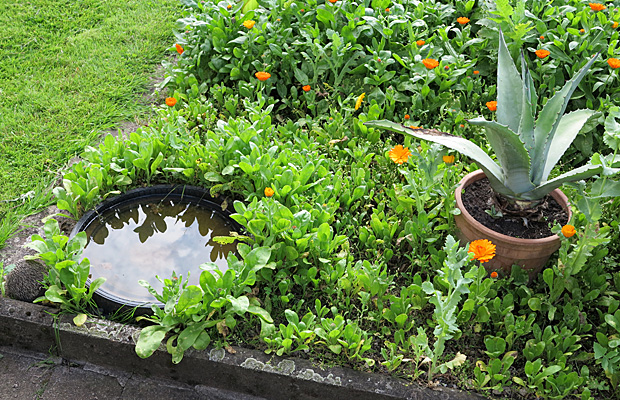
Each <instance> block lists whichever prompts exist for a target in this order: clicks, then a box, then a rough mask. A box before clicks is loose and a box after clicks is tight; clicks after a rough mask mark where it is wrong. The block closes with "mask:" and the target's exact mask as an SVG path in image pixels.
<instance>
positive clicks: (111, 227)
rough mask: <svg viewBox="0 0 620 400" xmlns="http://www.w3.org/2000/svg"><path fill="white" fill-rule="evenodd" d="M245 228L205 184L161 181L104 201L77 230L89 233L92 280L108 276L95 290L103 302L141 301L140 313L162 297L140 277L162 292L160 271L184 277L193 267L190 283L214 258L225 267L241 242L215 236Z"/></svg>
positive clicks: (108, 305)
mask: <svg viewBox="0 0 620 400" xmlns="http://www.w3.org/2000/svg"><path fill="white" fill-rule="evenodd" d="M240 230H241V226H240V225H239V224H237V222H235V221H234V220H233V219H231V218H230V217H229V213H227V212H224V211H222V208H221V206H220V205H218V204H216V203H214V202H213V199H211V198H210V197H209V196H208V194H207V192H206V191H205V190H204V189H202V188H199V187H193V186H182V185H180V186H170V185H161V186H153V187H149V188H141V189H135V190H132V191H129V192H127V193H125V194H123V195H121V196H118V197H115V198H114V199H112V200H109V201H106V202H104V203H102V204H100V205H99V206H98V207H97V208H96V209H95V210H93V211H91V212H89V213H87V214H86V215H84V217H82V218H81V219H80V220H79V221H78V223H77V225H76V226H75V228H74V229H73V232H72V235H75V234H77V233H78V232H80V231H85V232H86V233H87V236H88V243H87V245H86V248H85V249H84V252H83V255H82V256H83V257H85V258H88V259H89V261H90V263H91V276H90V278H89V281H90V280H94V279H97V278H98V277H104V278H106V282H105V283H104V285H103V286H102V287H101V288H99V289H98V290H97V291H96V292H95V300H96V302H97V305H98V306H99V307H101V308H102V309H103V310H104V311H106V312H114V311H116V310H118V309H119V308H121V307H122V306H124V307H128V308H133V307H138V309H137V310H136V313H137V314H142V313H145V312H148V310H150V307H151V305H152V304H158V302H157V301H156V300H155V299H154V298H153V297H152V295H151V294H149V292H148V291H147V290H146V289H145V288H144V287H142V286H141V285H140V284H139V283H138V281H139V280H145V281H147V282H149V284H150V285H151V286H152V287H153V288H154V289H155V290H157V291H158V292H160V293H161V289H162V284H161V282H159V281H158V280H157V279H156V278H155V276H159V277H161V278H162V279H163V278H170V277H171V276H172V272H173V271H174V272H176V273H177V275H183V277H184V278H186V277H187V275H188V273H189V274H190V279H189V284H192V285H197V284H198V279H199V276H200V273H201V272H202V269H201V268H200V265H201V264H203V263H205V262H211V263H213V264H214V265H215V266H216V267H217V268H218V269H220V270H221V271H225V270H226V269H228V264H227V262H226V256H227V255H228V253H229V252H230V251H235V247H236V244H234V243H233V244H219V243H216V242H215V241H214V240H213V238H214V237H215V236H229V235H230V232H231V231H235V232H240ZM213 264H212V265H213ZM159 305H161V304H159Z"/></svg>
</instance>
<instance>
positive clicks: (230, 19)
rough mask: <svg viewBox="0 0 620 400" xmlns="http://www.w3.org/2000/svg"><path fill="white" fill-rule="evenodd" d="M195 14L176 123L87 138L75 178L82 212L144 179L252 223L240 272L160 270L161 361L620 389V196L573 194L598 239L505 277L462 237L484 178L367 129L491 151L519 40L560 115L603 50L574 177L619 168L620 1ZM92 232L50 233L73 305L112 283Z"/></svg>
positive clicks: (604, 181)
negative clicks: (211, 353)
mask: <svg viewBox="0 0 620 400" xmlns="http://www.w3.org/2000/svg"><path fill="white" fill-rule="evenodd" d="M184 6H185V8H184V10H183V13H182V16H181V18H180V19H179V21H178V25H177V29H178V30H177V33H176V45H177V46H175V51H176V52H177V53H178V54H179V58H178V60H177V61H176V62H174V63H168V64H167V71H168V72H167V78H166V80H165V81H164V84H165V85H166V86H167V87H168V88H169V90H170V97H169V98H168V99H167V100H166V103H165V104H162V105H160V106H158V107H157V116H156V117H154V118H153V119H152V121H151V122H150V123H149V126H145V127H142V128H141V129H139V130H138V131H137V132H135V133H132V134H131V135H130V137H129V138H127V139H123V138H118V139H115V138H113V137H110V136H108V137H107V138H106V139H105V141H104V142H103V143H101V144H100V145H97V146H89V147H86V149H85V151H84V153H83V154H82V158H83V160H82V161H81V162H80V163H78V164H75V165H74V166H72V167H71V170H69V171H67V172H66V173H65V174H64V181H63V186H62V187H58V188H56V189H54V195H55V197H56V201H57V205H58V207H59V208H61V209H63V210H65V211H66V212H67V213H70V214H71V215H73V216H74V217H76V218H77V217H79V216H80V215H81V214H82V213H83V212H84V211H85V210H87V209H90V208H92V207H93V206H94V205H96V204H97V203H98V202H99V201H100V200H101V199H102V198H104V197H106V196H108V195H110V194H112V193H113V192H116V191H123V190H126V189H127V188H130V187H134V186H141V185H147V184H152V183H158V182H178V183H188V184H192V185H201V186H205V187H207V188H209V189H210V191H211V194H212V195H214V196H222V197H224V199H225V201H224V203H225V204H227V207H229V208H230V209H234V211H235V214H234V216H233V218H234V219H235V220H237V222H239V223H240V224H241V225H242V226H244V227H245V232H244V233H245V235H244V236H241V237H239V236H236V237H233V238H220V240H223V241H226V240H233V239H236V240H237V241H239V242H240V243H239V244H238V249H239V251H238V253H239V254H238V255H232V254H231V255H229V258H228V263H229V270H228V271H227V272H226V273H222V272H220V271H211V270H210V269H211V266H210V265H209V263H205V264H204V268H205V271H204V272H202V274H201V276H200V284H199V285H188V284H187V281H186V277H182V276H178V275H176V274H175V275H173V276H171V277H160V278H161V280H162V281H163V282H164V290H163V292H162V293H156V292H154V291H153V290H152V289H151V292H152V293H153V294H154V296H155V298H157V299H158V300H159V301H161V302H163V303H165V304H166V306H165V307H164V308H163V309H161V310H160V309H155V310H154V315H153V316H152V317H149V318H148V320H149V321H150V322H152V323H153V324H152V325H150V326H148V327H146V328H144V329H143V331H142V334H141V336H140V339H139V341H138V343H137V347H136V351H137V353H138V354H139V355H140V356H142V357H148V356H149V355H150V354H152V352H153V351H154V350H155V349H156V348H157V347H158V346H159V345H160V343H161V342H162V341H165V342H166V344H167V349H168V351H169V352H170V353H171V355H172V359H173V361H174V362H182V358H183V354H184V352H185V351H186V350H188V349H189V348H191V347H194V348H196V349H203V348H206V346H208V345H209V344H215V345H218V346H227V345H229V344H240V345H245V346H250V347H255V348H259V349H262V350H264V351H266V352H268V353H273V354H277V355H294V356H300V357H309V358H312V359H315V360H319V361H322V362H325V363H327V364H345V365H349V366H352V367H354V368H358V369H362V370H368V371H375V372H385V373H392V374H394V375H397V376H400V377H403V378H405V379H409V380H414V381H418V382H427V383H432V382H434V381H435V380H437V379H438V380H440V381H443V382H447V383H450V384H455V385H457V386H459V387H460V388H463V389H467V390H477V391H480V392H483V393H488V394H492V395H496V396H505V397H512V398H536V397H542V398H565V397H580V398H582V399H588V398H618V384H619V380H620V351H619V350H618V348H619V347H620V339H619V338H620V336H619V335H620V310H619V306H620V294H619V293H620V268H619V267H618V258H617V257H618V256H617V254H618V243H619V240H618V239H619V238H618V235H619V231H618V221H617V219H618V211H617V210H618V203H619V201H618V200H617V198H616V196H617V195H618V194H619V192H618V183H617V182H615V181H614V180H613V179H611V178H610V177H607V176H605V175H604V174H602V176H600V177H597V178H596V179H593V180H591V181H589V182H579V183H577V184H574V185H571V186H568V185H565V186H564V187H563V189H564V191H565V192H566V193H567V194H568V195H569V197H570V199H571V203H572V204H573V208H574V210H573V211H574V215H573V220H572V221H571V222H570V224H571V225H572V226H574V228H575V231H574V232H573V231H571V230H569V229H567V228H564V229H561V227H560V226H555V227H553V228H552V229H553V230H554V232H558V233H559V234H560V236H561V237H562V247H561V248H560V250H559V251H558V253H557V255H555V256H554V257H552V259H551V260H550V261H549V263H548V265H547V268H546V269H545V270H544V271H543V273H542V274H540V276H539V277H537V279H535V280H534V281H533V282H528V279H527V274H526V273H525V272H524V271H522V270H520V269H519V268H518V267H515V268H513V269H512V273H511V274H510V275H509V276H499V275H498V274H497V273H493V271H491V273H489V271H486V270H485V269H484V268H483V266H482V265H481V264H480V263H479V262H478V261H476V260H472V259H471V255H470V254H468V251H467V247H459V245H458V243H457V242H456V241H455V239H454V237H453V236H454V229H455V227H454V219H453V216H454V212H455V211H454V188H455V185H456V184H457V182H458V181H459V180H460V179H461V177H462V176H463V175H464V173H466V172H468V171H473V170H475V169H476V168H477V167H476V166H475V165H474V164H470V163H469V162H468V160H467V159H465V158H463V157H460V156H459V155H458V154H453V153H450V152H448V151H446V149H444V148H442V147H440V146H438V145H431V144H429V143H426V142H417V141H415V140H413V139H412V138H411V137H408V136H407V137H403V136H402V135H398V134H392V133H386V132H383V131H379V130H375V129H372V128H368V127H367V126H365V125H364V124H363V123H364V122H366V121H369V120H376V119H381V118H386V119H390V120H394V121H397V122H402V123H404V124H406V125H407V126H414V127H420V126H424V127H435V128H439V129H441V130H443V131H448V132H452V133H453V134H457V135H460V136H464V137H467V138H468V139H470V140H472V141H474V142H476V143H478V144H480V145H482V146H484V141H483V140H481V132H480V131H479V130H478V129H477V128H475V127H472V126H469V125H467V122H466V120H467V119H469V118H472V117H474V116H478V115H480V114H482V115H484V116H485V117H486V118H487V119H493V116H494V114H493V113H494V112H495V104H494V103H493V102H494V101H495V97H496V91H497V90H496V83H497V82H496V78H495V73H496V71H495V65H497V49H498V48H497V43H498V41H497V38H498V32H499V29H500V28H501V29H502V30H503V32H504V33H505V35H506V38H507V43H508V48H509V50H510V51H511V53H513V58H514V59H515V60H518V59H519V58H520V56H519V49H521V48H523V49H524V57H523V62H526V63H528V65H529V67H530V70H531V72H532V76H533V78H534V81H535V86H536V87H537V89H538V92H539V108H540V107H541V105H542V104H544V103H545V102H546V101H547V100H548V99H549V98H550V97H551V95H552V94H553V93H554V90H555V89H557V88H559V87H562V86H563V84H564V83H565V81H566V80H568V79H569V78H570V77H571V76H573V74H574V73H575V71H578V70H579V69H580V68H581V67H582V66H583V65H585V64H586V63H587V61H588V60H589V59H590V58H591V57H592V55H593V54H595V53H597V52H601V53H602V55H603V56H602V57H601V60H600V61H598V62H596V63H595V64H594V65H593V67H592V69H591V71H590V72H589V73H588V74H587V75H586V76H585V78H584V79H583V81H582V83H581V84H580V85H579V88H578V89H577V90H576V91H575V93H574V95H573V98H572V101H571V103H570V105H569V108H570V109H579V108H584V107H589V108H592V109H594V110H597V111H598V113H597V114H596V115H595V116H594V117H593V118H591V120H590V121H589V123H588V124H586V127H585V128H584V129H582V131H581V132H580V134H579V136H578V138H577V140H576V142H575V146H574V148H573V149H572V150H571V153H569V154H566V155H565V157H564V158H563V160H562V162H561V164H562V165H560V166H559V167H558V168H556V170H555V171H554V174H559V173H561V172H562V170H563V168H565V169H569V168H572V167H574V166H578V165H582V164H584V163H585V162H587V161H588V160H589V159H590V158H594V159H600V155H610V154H611V157H610V159H611V160H612V164H613V166H616V167H617V165H616V164H617V161H616V160H617V157H616V155H617V154H616V152H617V149H618V147H620V146H619V144H620V139H618V137H619V135H620V125H619V123H618V119H619V118H620V111H619V109H618V105H619V104H617V101H618V100H617V99H616V98H617V97H618V96H617V92H618V90H619V81H618V72H617V68H619V67H620V61H617V58H616V57H617V55H618V54H620V50H618V49H616V46H617V40H618V23H617V21H619V20H620V13H619V12H618V10H617V9H616V8H614V5H613V3H611V2H609V3H606V4H604V5H603V4H601V5H598V6H597V5H596V4H594V3H593V4H585V3H582V2H577V1H570V2H565V1H563V2H554V1H521V2H519V1H517V2H513V3H509V2H508V1H498V2H494V3H493V4H492V3H491V2H478V3H476V2H474V1H469V2H460V1H453V2H452V1H446V2H441V3H440V2H435V1H425V2H418V1H402V2H390V1H387V0H373V1H361V2H359V3H356V2H348V1H341V0H336V1H335V2H333V3H332V2H331V1H327V2H323V1H313V0H311V1H295V0H290V1H287V2H275V1H261V2H260V4H259V5H258V6H257V7H256V8H254V9H252V8H253V7H251V5H246V4H243V3H239V4H237V3H228V2H225V1H223V2H218V3H215V2H212V1H208V0H207V1H204V2H203V1H201V2H194V1H191V0H186V1H184ZM541 50H546V52H544V51H541ZM614 56H616V57H614ZM517 64H518V63H517ZM412 129H413V128H412ZM483 148H485V147H483ZM35 242H36V243H37V244H34V243H35ZM80 243H81V242H80V240H77V239H76V240H73V241H69V240H68V238H63V236H62V235H61V234H59V232H58V231H57V229H56V227H55V226H54V225H53V223H50V225H49V226H48V227H47V230H46V237H45V238H43V237H40V238H34V242H33V247H34V248H36V249H39V250H40V252H41V258H42V259H43V260H45V261H46V262H47V264H48V266H49V267H50V268H51V269H52V271H53V273H51V274H50V277H51V278H50V279H49V280H50V282H48V283H49V286H50V289H48V292H47V294H46V297H47V299H48V300H52V301H54V302H56V303H60V304H62V305H63V307H64V308H66V309H71V310H75V307H74V305H75V306H80V305H81V306H82V309H83V308H84V307H83V304H81V303H79V302H84V299H85V296H84V293H87V294H90V293H89V292H86V289H85V288H84V287H83V286H84V280H83V277H84V276H87V275H88V268H89V266H88V265H87V264H88V263H86V262H84V260H80V257H79V248H80V246H81V244H80ZM58 271H64V272H58ZM99 283H100V282H99ZM99 283H98V284H99ZM63 285H64V287H66V288H67V289H66V290H63V289H62V287H63ZM103 285H105V283H103ZM76 288H77V290H76ZM147 289H148V287H147V288H146V289H145V290H147ZM72 292H73V293H78V294H79V295H78V296H70V295H69V294H70V293H72ZM86 299H87V300H89V297H86Z"/></svg>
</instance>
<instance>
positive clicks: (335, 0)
mask: <svg viewBox="0 0 620 400" xmlns="http://www.w3.org/2000/svg"><path fill="white" fill-rule="evenodd" d="M337 1H338V0H329V2H330V3H332V4H333V3H335V2H337Z"/></svg>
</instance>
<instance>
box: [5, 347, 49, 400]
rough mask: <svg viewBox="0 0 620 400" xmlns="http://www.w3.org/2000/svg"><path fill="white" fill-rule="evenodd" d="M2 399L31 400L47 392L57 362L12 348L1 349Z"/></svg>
mask: <svg viewBox="0 0 620 400" xmlns="http://www.w3.org/2000/svg"><path fill="white" fill-rule="evenodd" d="M0 355H1V356H2V358H0V398H2V399H5V400H9V399H17V400H30V399H35V398H36V396H37V395H38V394H40V393H42V392H43V390H45V386H47V382H48V381H49V380H50V378H51V376H52V372H53V368H54V366H55V362H56V360H54V359H52V360H51V364H50V363H49V362H48V361H50V359H48V358H46V357H45V356H43V355H40V354H30V353H27V352H25V351H22V352H21V353H16V352H15V350H14V349H11V348H1V349H0Z"/></svg>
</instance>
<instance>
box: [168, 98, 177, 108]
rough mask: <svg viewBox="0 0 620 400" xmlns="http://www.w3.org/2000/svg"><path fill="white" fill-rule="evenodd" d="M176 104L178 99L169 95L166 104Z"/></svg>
mask: <svg viewBox="0 0 620 400" xmlns="http://www.w3.org/2000/svg"><path fill="white" fill-rule="evenodd" d="M175 104H177V99H175V98H174V97H167V98H166V105H167V106H168V107H174V105H175Z"/></svg>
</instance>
